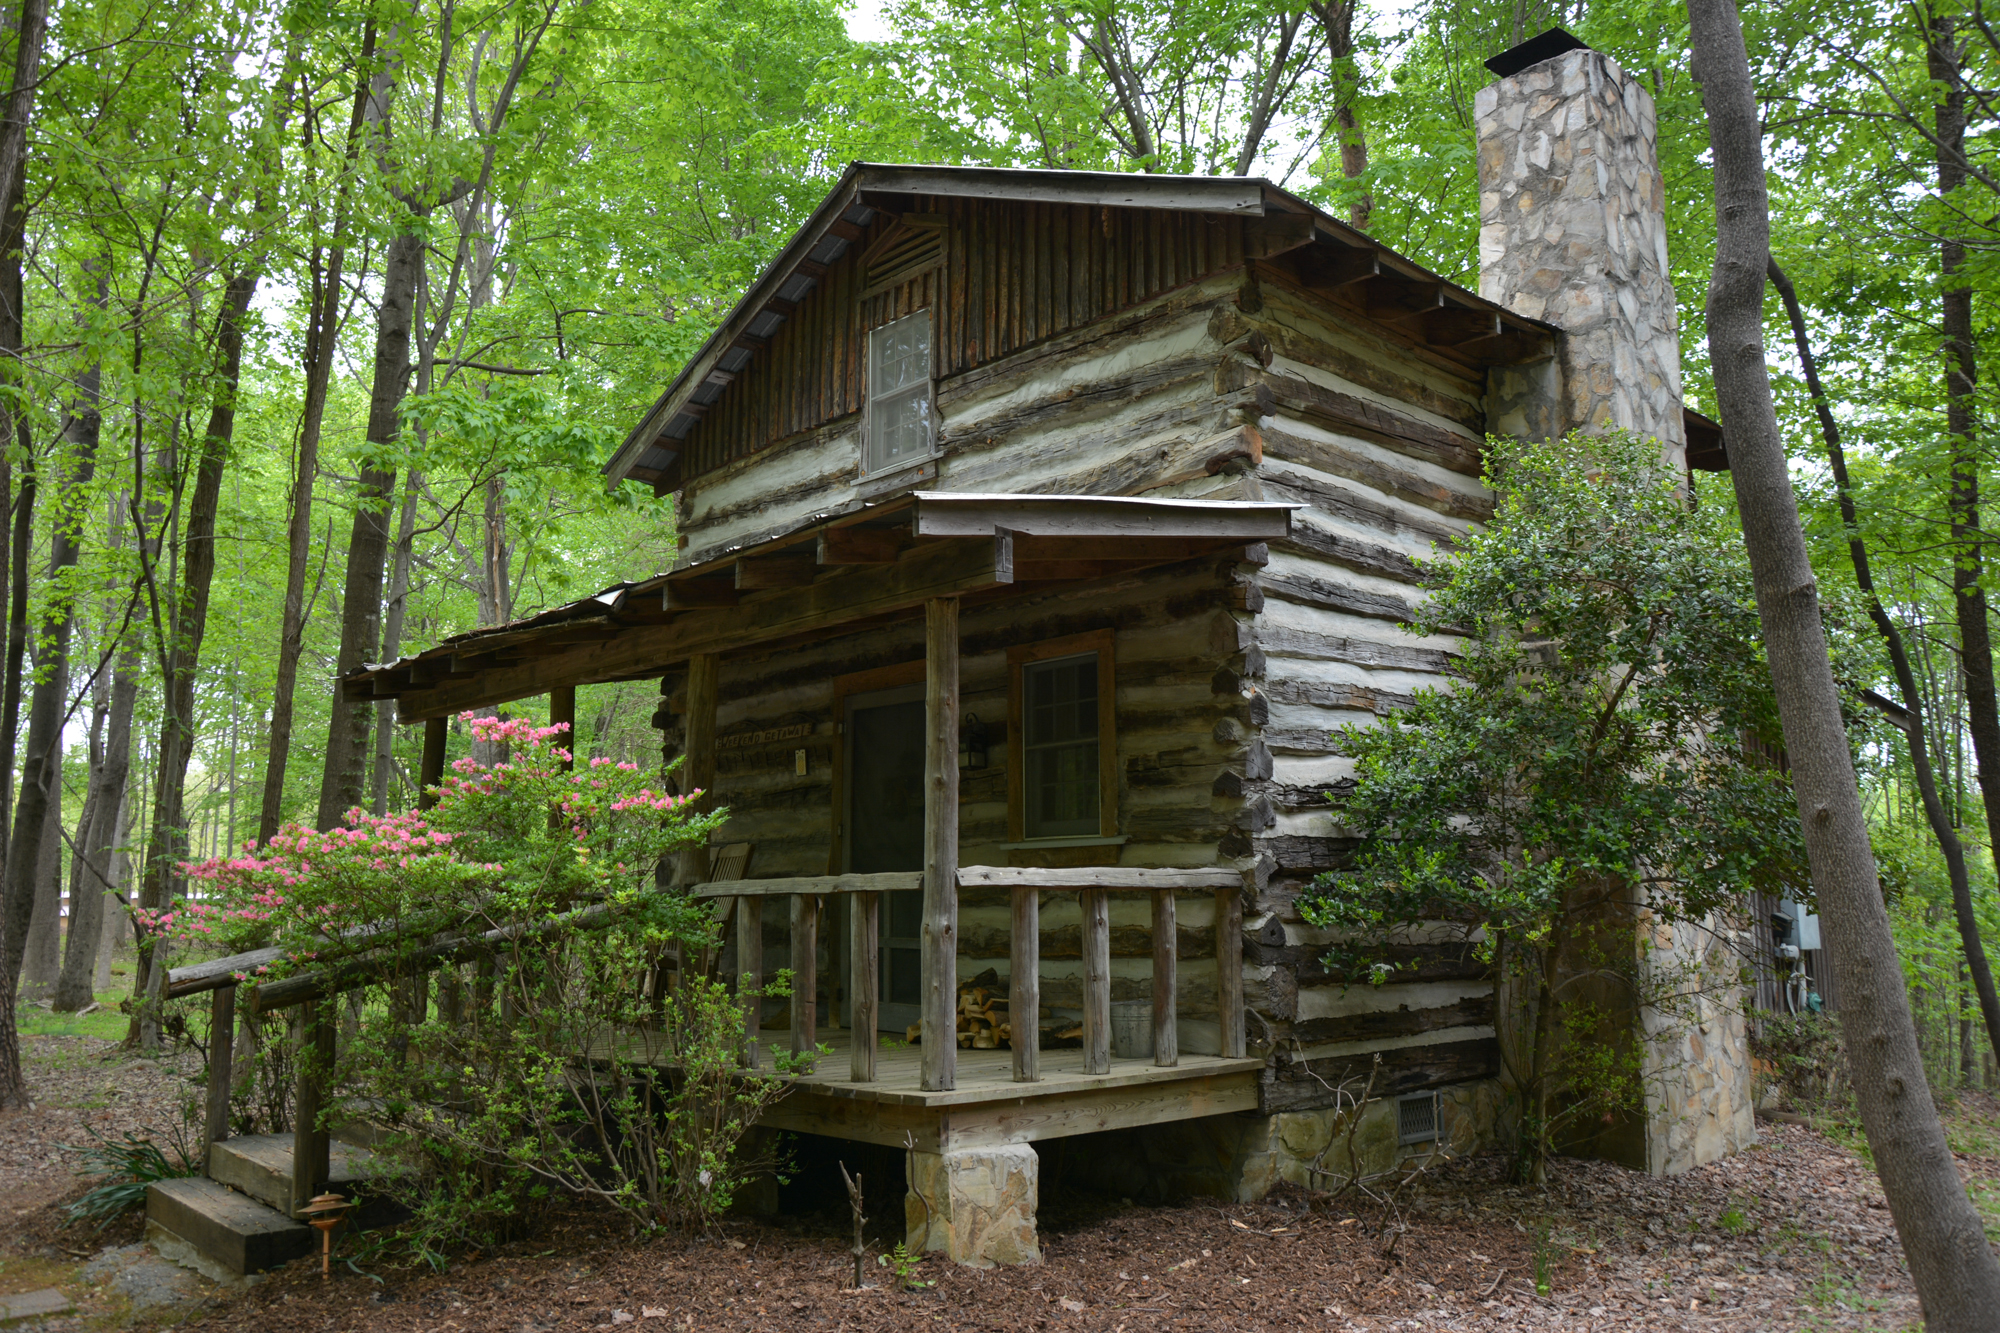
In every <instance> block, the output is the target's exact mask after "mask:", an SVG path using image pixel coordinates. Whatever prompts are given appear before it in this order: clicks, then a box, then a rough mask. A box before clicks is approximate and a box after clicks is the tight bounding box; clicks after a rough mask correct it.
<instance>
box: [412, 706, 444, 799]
mask: <svg viewBox="0 0 2000 1333" xmlns="http://www.w3.org/2000/svg"><path fill="white" fill-rule="evenodd" d="M450 722H451V719H450V718H445V717H427V718H425V719H424V757H423V761H422V763H421V765H420V766H419V768H418V770H417V809H419V810H428V809H430V808H431V807H432V806H434V805H436V804H437V800H438V798H437V789H438V784H439V783H441V782H443V781H444V740H445V729H446V727H447V726H449V725H450Z"/></svg>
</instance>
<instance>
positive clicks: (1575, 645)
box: [1301, 434, 1805, 1175]
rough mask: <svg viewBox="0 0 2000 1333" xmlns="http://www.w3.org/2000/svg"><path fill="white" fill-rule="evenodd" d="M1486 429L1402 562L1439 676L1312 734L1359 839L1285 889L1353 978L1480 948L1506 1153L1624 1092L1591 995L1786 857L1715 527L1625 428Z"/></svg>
mask: <svg viewBox="0 0 2000 1333" xmlns="http://www.w3.org/2000/svg"><path fill="white" fill-rule="evenodd" d="M1491 450H1492V455H1491V456H1492V463H1491V467H1490V478H1489V481H1490V484H1491V485H1492V486H1493V487H1494V489H1495V491H1496V493H1497V497H1498V505H1497V509H1496V512H1495V516H1494V520H1493V522H1492V524H1491V526H1490V527H1488V528H1487V529H1486V530H1484V531H1483V532H1479V533H1474V534H1472V535H1471V536H1469V537H1467V538H1466V539H1465V540H1464V541H1463V542H1461V543H1460V544H1459V545H1458V546H1457V547H1456V548H1455V549H1454V550H1452V551H1451V552H1449V553H1447V554H1445V555H1443V556H1441V557H1440V558H1439V559H1438V560H1437V561H1436V562H1434V563H1433V564H1432V565H1431V566H1430V567H1429V571H1428V572H1429V576H1430V585H1431V588H1432V596H1431V597H1430V598H1429V600H1427V601H1426V602H1425V603H1424V604H1423V606H1422V607H1421V608H1420V609H1419V610H1418V612H1417V614H1416V616H1415V623H1414V627H1413V628H1414V630H1415V632H1416V633H1418V634H1419V635H1422V636H1425V637H1428V638H1431V639H1432V640H1433V641H1435V642H1437V643H1438V645H1439V646H1441V647H1451V648H1453V649H1454V650H1455V652H1456V656H1454V658H1453V659H1452V665H1451V674H1452V676H1453V677H1454V679H1453V681H1452V682H1451V684H1450V686H1449V687H1448V688H1443V689H1435V688H1421V689H1419V690H1418V691H1417V692H1416V697H1415V700H1414V702H1413V703H1412V704H1411V706H1410V707H1409V708H1408V709H1406V710H1404V711H1403V712H1400V713H1398V714H1396V715H1394V716H1392V717H1389V718H1386V719H1384V720H1382V721H1381V722H1380V723H1378V724H1377V725H1374V726H1371V727H1351V728H1348V729H1346V730H1345V731H1343V732H1341V733H1340V734H1339V739H1340V742H1341V749H1342V750H1343V752H1345V753H1346V754H1348V755H1350V756H1351V757H1352V759H1353V762H1354V780H1353V786H1352V787H1351V789H1349V790H1347V791H1345V792H1342V793H1337V794H1336V801H1337V805H1336V809H1337V813H1338V817H1339V819H1340V820H1341V821H1342V822H1343V823H1344V824H1345V825H1347V826H1349V827H1350V828H1352V829H1353V830H1354V831H1355V832H1356V834H1357V835H1358V836H1359V837H1360V844H1359V848H1358V850H1357V852H1356V854H1355V857H1354V859H1353V862H1352V864H1351V866H1350V868H1349V869H1346V870H1343V871H1339V872H1334V873H1331V874H1327V875H1323V876H1322V877H1320V879H1318V880H1317V881H1315V882H1314V884H1313V885H1312V887H1311V889H1310V891H1309V892H1308V894H1307V895H1306V897H1305V898H1304V899H1303V900H1302V904H1301V906H1302V910H1303V911H1304V912H1305V913H1306V915H1307V916H1308V918H1309V919H1310V920H1311V921H1313V923H1314V924H1316V925H1319V926H1321V927H1323V928H1326V929H1329V930H1331V931H1333V932H1335V934H1336V937H1337V938H1338V940H1339V941H1340V942H1339V943H1337V944H1335V945H1334V946H1333V948H1332V950H1331V951H1330V952H1329V954H1328V957H1327V965H1328V966H1329V967H1332V968H1337V969H1338V970H1339V971H1340V972H1342V973H1344V974H1345V975H1347V976H1349V977H1355V978H1358V977H1362V976H1367V977H1369V978H1371V979H1372V980H1374V981H1375V982H1377V983H1378V984H1379V983H1380V982H1383V981H1386V980H1389V979H1391V978H1393V977H1394V976H1395V975H1396V973H1397V972H1398V971H1400V970H1402V969H1404V968H1413V967H1416V966H1419V965H1421V963H1422V961H1423V960H1424V959H1425V958H1426V957H1427V956H1428V951H1429V950H1433V949H1436V948H1438V947H1440V941H1453V942H1454V943H1452V944H1451V945H1450V947H1452V948H1456V949H1459V950H1462V951H1464V952H1465V953H1467V954H1469V955H1472V956H1476V957H1478V958H1480V959H1482V960H1484V961H1486V962H1488V963H1489V964H1491V966H1492V967H1493V968H1494V970H1495V972H1496V973H1497V974H1498V975H1499V976H1500V977H1501V978H1502V980H1503V982H1504V985H1503V994H1507V995H1511V996H1514V997H1516V1002H1517V1003H1519V1004H1520V1006H1521V1012H1520V1013H1519V1014H1518V1015H1515V1016H1514V1017H1515V1018H1516V1019H1517V1020H1518V1021H1517V1023H1516V1024H1515V1025H1514V1028H1515V1030H1516V1031H1517V1032H1520V1033H1523V1034H1526V1035H1524V1036H1523V1038H1522V1043H1523V1044H1522V1045H1521V1047H1520V1048H1519V1049H1518V1050H1513V1051H1510V1052H1509V1056H1508V1058H1509V1070H1508V1072H1509V1076H1510V1081H1511V1083H1512V1084H1513V1086H1514V1089H1515V1091H1516V1093H1517V1095H1518V1097H1519V1098H1520V1106H1519V1108H1518V1111H1519V1115H1518V1140H1517V1145H1516V1151H1517V1163H1518V1166H1519V1168H1520V1169H1521V1170H1522V1171H1523V1172H1524V1173H1526V1174H1530V1175H1532V1174H1534V1173H1535V1172H1537V1171H1538V1170H1539V1166H1540V1163H1541V1161H1542V1160H1543V1158H1544V1156H1545V1155H1546V1153H1547V1152H1548V1151H1549V1150H1550V1149H1551V1147H1553V1146H1554V1145H1556V1144H1557V1143H1559V1142H1561V1141H1562V1139H1563V1138H1564V1136H1565V1135H1566V1134H1568V1133H1571V1132H1573V1131H1575V1130H1576V1129H1578V1128H1579V1127H1581V1126H1584V1125H1587V1124H1589V1123H1591V1122H1593V1121H1596V1120H1600V1119H1602V1118H1603V1117H1604V1116H1605V1115H1607V1114H1609V1113H1612V1112H1614V1111H1617V1110H1619V1109H1623V1108H1629V1107H1630V1106H1631V1105H1633V1103H1634V1101H1635V1099H1636V1098H1637V1096H1638V1095H1639V1089H1638V1087H1637V1083H1636V1080H1637V1078H1638V1071H1639V1068H1640V1065H1641V1061H1640V1055H1639V1052H1638V1051H1637V1050H1635V1049H1634V1048H1633V1046H1632V1043H1631V1040H1630V1038H1629V1036H1622V1037H1621V1036H1620V1034H1619V1029H1618V1028H1617V1025H1616V1020H1615V1017H1614V1015H1615V1014H1616V1013H1618V1012H1620V1011H1621V1010H1622V1009H1623V1008H1624V1006H1625V1001H1626V1000H1629V997H1630V995H1631V993H1633V992H1634V991H1636V992H1638V993H1639V994H1640V996H1641V998H1642V1000H1644V1001H1645V1002H1648V1003H1651V1004H1654V1005H1656V1006H1669V1007H1671V1005H1672V1004H1673V1003H1675V1002H1677V1001H1678V1000H1682V999H1685V997H1686V996H1687V994H1688V991H1689V988H1690V987H1694V986H1698V985H1700V984H1701V974H1702V970H1703V969H1705V968H1706V967H1708V966H1709V960H1707V959H1701V960H1698V961H1697V963H1696V964H1695V971H1694V972H1689V971H1687V970H1686V967H1685V966H1684V965H1683V964H1675V965H1673V966H1666V965H1664V964H1663V963H1662V962H1661V961H1660V960H1659V959H1658V958H1655V957H1649V956H1648V955H1649V951H1650V950H1651V949H1652V947H1653V946H1654V945H1656V944H1668V943H1672V942H1674V936H1673V932H1674V931H1675V930H1676V928H1683V927H1692V926H1695V925H1697V924H1698V923H1701V922H1703V921H1704V920H1705V919H1707V918H1708V917H1710V916H1711V915H1712V914H1714V913H1717V912H1724V911H1728V910H1731V909H1732V908H1733V907H1734V906H1735V904H1736V903H1737V902H1738V901H1739V899H1740V895H1741V894H1742V893H1743V892H1744V890H1745V889H1749V888H1755V889H1760V890H1764V891H1774V890H1780V889H1782V890H1785V891H1787V892H1790V893H1794V894H1796V893H1801V892H1803V888H1802V886H1803V884H1804V878H1805V876H1804V873H1803V866H1804V859H1803V852H1802V849H1801V846H1800V840H1799V835H1798V821H1797V815H1796V810H1795V808H1794V806H1793V801H1792V796H1791V792H1790V788H1789V785H1788V784H1787V783H1786V782H1785V780H1784V778H1783V777H1782V775H1781V774H1780V773H1779V772H1778V770H1777V768H1776V767H1775V765H1772V764H1769V763H1767V762H1762V761H1760V760H1759V759H1758V758H1757V757H1756V756H1757V755H1758V754H1759V753H1768V752H1770V751H1771V750H1772V749H1774V748H1775V747H1774V742H1775V738H1776V736H1777V718H1776V713H1775V710H1774V703H1773V701H1772V698H1771V695H1770V687H1769V681H1768V676H1767V673H1766V671H1765V667H1764V663H1763V659H1762V655H1761V649H1760V647H1759V644H1758V639H1757V619H1756V610H1755V605H1754V601H1753V598H1752V594H1751V590H1750V582H1749V571H1748V569H1747V566H1746V564H1745V561H1744V559H1743V557H1742V555H1741V548H1740V545H1738V544H1737V543H1736V542H1735V541H1734V540H1733V539H1732V534H1730V533H1729V531H1728V529H1727V528H1726V527H1725V526H1724V524H1723V523H1722V522H1721V520H1720V518H1719V517H1718V516H1717V515H1716V514H1715V512H1714V510H1713V509H1712V508H1710V509H1698V508H1693V507H1691V506H1690V505H1689V504H1688V502H1687V499H1686V497H1685V495H1684V494H1683V493H1682V491H1681V490H1680V488H1679V482H1680V478H1678V477H1677V476H1675V475H1674V474H1673V472H1672V471H1670V470H1669V469H1666V468H1664V467H1663V466H1661V463H1660V458H1659V450H1658V446H1657V445H1655V444H1653V443H1652V442H1650V441H1645V440H1640V439H1635V438H1632V437H1629V436H1625V435H1622V434H1615V435H1610V436H1605V437H1587V436H1573V437H1571V438H1569V439H1567V440H1564V441H1561V442H1557V443H1552V444H1524V443H1521V442H1518V441H1504V440H1495V441H1493V442H1492V443H1491ZM1616 920H1622V921H1624V922H1625V923H1626V925H1625V926H1623V927H1622V928H1607V927H1606V926H1605V925H1604V924H1603V923H1607V922H1613V921H1616ZM1634 926H1636V927H1638V931H1637V934H1638V943H1639V947H1638V950H1637V952H1636V954H1635V952H1634V951H1633V945H1632V943H1631V934H1630V932H1631V930H1632V928H1633V927H1634ZM1676 969H1680V970H1676ZM1728 971H1729V972H1730V974H1731V976H1730V979H1731V980H1732V981H1733V980H1734V975H1733V974H1734V968H1733V967H1730V968H1728ZM1621 991H1622V992H1624V995H1623V996H1621V994H1620V992H1621Z"/></svg>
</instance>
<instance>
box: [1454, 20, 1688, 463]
mask: <svg viewBox="0 0 2000 1333" xmlns="http://www.w3.org/2000/svg"><path fill="white" fill-rule="evenodd" d="M1486 63H1487V68H1489V69H1491V70H1492V71H1493V72H1494V73H1495V74H1497V75H1499V76H1500V81H1499V82H1498V83H1495V84H1492V85H1490V86H1488V87H1486V88H1483V89H1481V90H1480V92H1479V95H1478V98H1477V99H1476V100H1475V101H1474V103H1473V111H1474V117H1475V121H1476V124H1477V127H1478V134H1479V294H1480V295H1481V296H1484V297H1486V298H1487V299H1488V300H1491V301H1495V302H1497V303H1499V304H1501V305H1504V306H1506V307H1507V308H1508V309H1510V310H1513V311H1515V312H1516V313H1518V314H1522V315H1527V316H1529V317H1531V318H1534V319H1542V320H1546V321H1548V322H1549V323H1551V324H1553V325H1555V326H1556V327H1557V328H1559V329H1561V330H1562V331H1563V334H1564V337H1563V339H1562V343H1561V347H1560V350H1559V351H1558V353H1557V356H1556V361H1555V364H1554V365H1553V366H1547V365H1544V366H1543V367H1541V368H1540V369H1539V371H1537V370H1535V369H1523V370H1521V371H1516V372H1514V373H1512V374H1510V375H1507V376H1504V377H1503V376H1497V375H1496V377H1495V382H1494V392H1493V401H1492V402H1491V403H1490V404H1489V409H1490V410H1489V420H1491V421H1492V423H1493V429H1494V430H1496V431H1498V432H1500V433H1502V434H1509V435H1522V436H1529V437H1535V438H1547V437H1549V436H1552V435H1556V434H1561V433H1563V432H1566V431H1569V430H1572V429H1576V428H1579V427H1581V428H1583V429H1585V430H1598V429H1602V428H1603V427H1604V425H1605V424H1606V423H1607V422H1609V423H1610V424H1612V425H1614V426H1621V427H1624V428H1625V429H1627V430H1632V431H1636V432H1638V433H1640V434H1644V435H1651V436H1654V437H1656V438H1657V439H1659V440H1660V442H1661V443H1662V444H1663V445H1665V446H1666V447H1667V450H1668V453H1669V455H1670V456H1671V457H1672V460H1673V461H1674V463H1675V464H1676V465H1678V464H1680V463H1681V462H1682V461H1683V459H1684V456H1685V449H1686V444H1687V435H1686V429H1685V427H1684V425H1683V422H1682V418H1681V361H1680V341H1679V337H1678V333H1677V329H1678V322H1677V320H1676V318H1675V313H1674V288H1673V284H1672V282H1670V281H1669V280H1668V270H1667V230H1666V216H1665V199H1664V192H1663V189H1662V185H1661V181H1660V159H1659V151H1658V142H1657V134H1656V127H1655V121H1654V111H1653V98H1652V95H1651V94H1649V93H1648V92H1647V91H1646V90H1645V88H1643V87H1641V86H1640V84H1639V82H1638V81H1637V80H1636V79H1634V78H1632V77H1631V76H1630V75H1628V74H1627V73H1626V72H1625V71H1624V70H1623V69H1621V68H1619V66H1618V62H1617V61H1615V60H1612V59H1611V58H1610V57H1609V56H1606V55H1602V54H1600V53H1598V52H1596V51H1593V50H1591V49H1590V48H1589V47H1587V46H1585V45H1584V44H1583V43H1582V42H1580V41H1578V40H1577V39H1576V38H1575V37H1572V36H1571V35H1570V34H1569V33H1567V32H1564V31H1563V30H1562V29H1560V28H1552V29H1550V30H1549V31H1548V32H1545V33H1543V34H1542V35H1541V36H1539V37H1536V38H1533V39H1532V40H1530V41H1528V42H1524V43H1523V44H1522V45H1520V46H1517V47H1515V48H1514V49H1513V50H1511V51H1507V52H1504V53H1502V54H1501V55H1498V56H1495V57H1494V58H1493V59H1492V60H1489V61H1487V62H1486Z"/></svg>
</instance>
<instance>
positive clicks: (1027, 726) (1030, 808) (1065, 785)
mask: <svg viewBox="0 0 2000 1333" xmlns="http://www.w3.org/2000/svg"><path fill="white" fill-rule="evenodd" d="M1021 677H1022V679H1021V687H1022V688H1021V696H1022V699H1021V702H1022V710H1021V711H1022V718H1021V750H1022V760H1023V772H1022V775H1021V777H1022V783H1021V786H1022V791H1023V794H1024V795H1025V797H1026V807H1027V808H1026V809H1025V810H1024V811H1023V812H1022V815H1023V823H1024V824H1025V828H1024V830H1023V831H1024V832H1025V833H1026V834H1027V835H1028V836H1029V837H1031V838H1053V837H1094V836H1096V834H1097V833H1098V832H1100V825H1099V823H1098V812H1099V802H1100V799H1101V793H1100V791H1099V784H1098V753H1097V654H1096V653H1085V654H1083V655H1081V656H1078V657H1066V658H1062V659H1061V660H1059V661H1054V662H1037V663H1032V664H1030V665H1028V666H1026V667H1024V668H1023V669H1022V672H1021Z"/></svg>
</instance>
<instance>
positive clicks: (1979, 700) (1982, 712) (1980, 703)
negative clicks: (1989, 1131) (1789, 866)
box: [1928, 18, 2000, 1051]
mask: <svg viewBox="0 0 2000 1333" xmlns="http://www.w3.org/2000/svg"><path fill="white" fill-rule="evenodd" d="M1928 54H1929V63H1930V75H1931V78H1932V80H1933V81H1934V82H1935V83H1937V84H1939V85H1941V86H1942V87H1943V88H1944V89H1945V94H1944V100H1943V101H1941V102H1939V103H1938V105H1937V108H1936V113H1937V144H1938V150H1937V167H1938V192H1939V194H1941V195H1943V196H1944V197H1945V198H1946V199H1947V201H1949V200H1950V198H1951V195H1952V193H1953V192H1954V191H1956V190H1957V189H1958V188H1959V187H1960V186H1961V185H1963V184H1965V88H1964V85H1963V83H1962V81H1961V78H1960V72H1959V66H1958V48H1957V38H1956V35H1955V34H1954V32H1953V29H1952V24H1951V20H1949V19H1948V18H1938V19H1936V20H1935V21H1934V23H1933V24H1932V27H1931V30H1930V33H1929V52H1928ZM1947 216H1949V214H1947ZM1965 258H1966V256H1965V243H1964V242H1963V241H1960V240H1957V239H1955V238H1952V237H1946V238H1944V239H1943V240H1942V241H1940V242H1939V246H1938V259H1939V268H1940V270H1941V273H1942V277H1943V288H1944V289H1943V292H1942V293H1941V296H1940V302H1939V303H1940V305H1941V307H1942V308H1941V310H1940V312H1939V313H1940V315H1941V325H1942V330H1943V333H1944V390H1945V429H1946V430H1948V431H1949V432H1950V433H1951V492H1950V498H1949V501H1948V504H1949V507H1950V510H1951V540H1952V548H1953V549H1952V578H1951V586H1952V592H1953V594H1954V595H1953V598H1952V605H1953V608H1954V610H1955V611H1956V614H1957V619H1958V638H1959V648H1960V654H1961V667H1962V669H1963V671H1964V673H1965V711H1966V722H1967V730H1968V731H1970V732H1971V733H1972V754H1973V758H1974V759H1975V760H1976V761H1977V763H1978V764H1979V792H1980V796H1981V797H1982V798H1983V799H1984V802H1985V806H1986V821H1987V822H1986V827H1987V837H1988V839H1989V841H1990V840H1991V839H1993V838H1994V837H1996V836H2000V833H1996V831H2000V697H1996V694H1995V690H1994V683H1993V637H1992V634H1991V632H1990V630H1989V629H1988V621H1987V616H1986V592H1985V589H1984V588H1982V587H1981V586H1980V573H1981V565H1982V563H1983V562H1982V560H1981V557H1980V552H1981V549H1982V542H1983V534H1982V533H1981V532H1980V529H1979V461H1980V460H1979V455H1980V453H1981V451H1982V447H1983V442H1982V441H1980V440H1979V439H1978V438H1977V437H1978V431H1979V415H1978V410H1977V405H1976V403H1975V402H1974V400H1973V394H1974V393H1975V392H1976V390H1977V385H1978V365H1977V362H1976V360H1975V359H1974V358H1975V355H1976V347H1975V344H1974V343H1973V332H1972V287H1971V285H1970V283H1969V282H1967V281H1966V279H1965V278H1964V277H1963V276H1962V271H1963V269H1964V267H1965ZM1951 903H1952V913H1953V915H1954V916H1955V917H1957V919H1958V937H1959V940H1960V941H1961V943H1963V945H1964V946H1965V959H1966V963H1967V964H1968V966H1969V967H1970V970H1971V973H1972V984H1973V986H1974V988H1975V989H1976V990H1977V991H1978V992H1979V1011H1980V1015H1981V1017H1983V1018H1984V1019H1985V1022H1986V1032H1987V1038H1988V1040H1990V1041H1991V1042H1992V1043H1993V1048H1994V1049H1995V1050H1996V1051H2000V993H1996V992H1995V990H1994V987H1993V970H1992V968H1991V967H1989V966H1988V965H1987V962H1986V949H1985V947H1984V945H1983V944H1982V943H1981V942H1980V938H1979V918H1978V916H1977V914H1976V913H1975V912H1974V911H1973V907H1972V888H1971V886H1970V885H1969V884H1967V885H1963V886H1961V885H1960V884H1958V883H1957V882H1954V883H1953V884H1952V892H1951Z"/></svg>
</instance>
